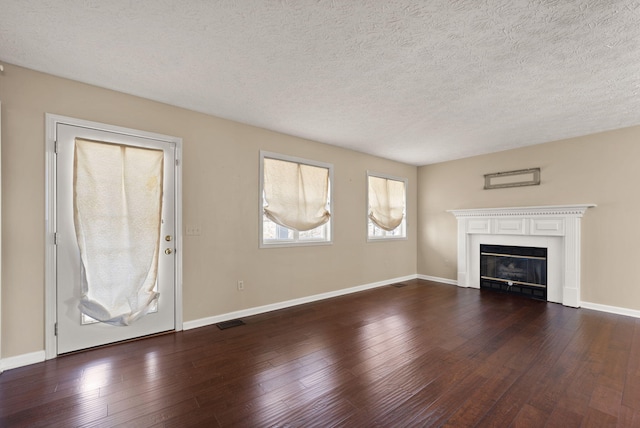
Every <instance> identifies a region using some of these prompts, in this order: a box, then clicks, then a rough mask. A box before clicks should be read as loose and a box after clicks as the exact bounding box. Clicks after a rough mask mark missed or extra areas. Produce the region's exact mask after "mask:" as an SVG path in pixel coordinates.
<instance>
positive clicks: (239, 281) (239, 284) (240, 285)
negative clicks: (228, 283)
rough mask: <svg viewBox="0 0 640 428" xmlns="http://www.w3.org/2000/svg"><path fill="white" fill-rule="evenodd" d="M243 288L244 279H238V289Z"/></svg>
mask: <svg viewBox="0 0 640 428" xmlns="http://www.w3.org/2000/svg"><path fill="white" fill-rule="evenodd" d="M242 290H244V281H242V280H238V291H242Z"/></svg>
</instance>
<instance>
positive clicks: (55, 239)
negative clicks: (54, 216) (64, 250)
mask: <svg viewBox="0 0 640 428" xmlns="http://www.w3.org/2000/svg"><path fill="white" fill-rule="evenodd" d="M53 245H58V232H53Z"/></svg>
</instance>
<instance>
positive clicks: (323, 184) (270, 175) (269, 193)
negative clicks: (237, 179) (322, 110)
mask: <svg viewBox="0 0 640 428" xmlns="http://www.w3.org/2000/svg"><path fill="white" fill-rule="evenodd" d="M332 183H333V165H331V164H327V163H322V162H315V161H311V160H307V159H300V158H296V157H292V156H284V155H280V154H277V153H270V152H260V219H261V220H260V247H274V246H291V245H321V244H330V243H331V193H332V192H331V186H332Z"/></svg>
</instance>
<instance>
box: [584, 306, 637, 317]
mask: <svg viewBox="0 0 640 428" xmlns="http://www.w3.org/2000/svg"><path fill="white" fill-rule="evenodd" d="M581 307H583V308H585V309H592V310H594V311H600V312H609V313H610V314H616V315H626V316H628V317H634V318H640V311H636V310H634V309H627V308H619V307H617V306H608V305H600V304H598V303H591V302H582V304H581Z"/></svg>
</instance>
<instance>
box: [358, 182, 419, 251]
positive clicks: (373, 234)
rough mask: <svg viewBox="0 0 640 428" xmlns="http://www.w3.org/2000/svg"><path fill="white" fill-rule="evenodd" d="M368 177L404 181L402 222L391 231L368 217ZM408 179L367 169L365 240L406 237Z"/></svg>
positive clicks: (392, 239) (387, 239)
mask: <svg viewBox="0 0 640 428" xmlns="http://www.w3.org/2000/svg"><path fill="white" fill-rule="evenodd" d="M369 177H378V178H385V179H387V180H395V181H401V182H403V183H404V216H403V219H402V223H400V225H399V226H398V227H397V228H395V229H394V230H392V231H386V230H383V229H381V228H380V227H378V226H376V225H375V224H374V223H373V221H372V220H371V219H370V218H369V208H370V207H369ZM408 186H409V180H408V179H406V178H403V177H396V176H393V175H389V174H383V173H378V172H373V171H367V180H366V189H365V191H366V195H367V206H366V219H367V242H385V241H397V240H406V239H407V194H408Z"/></svg>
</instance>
